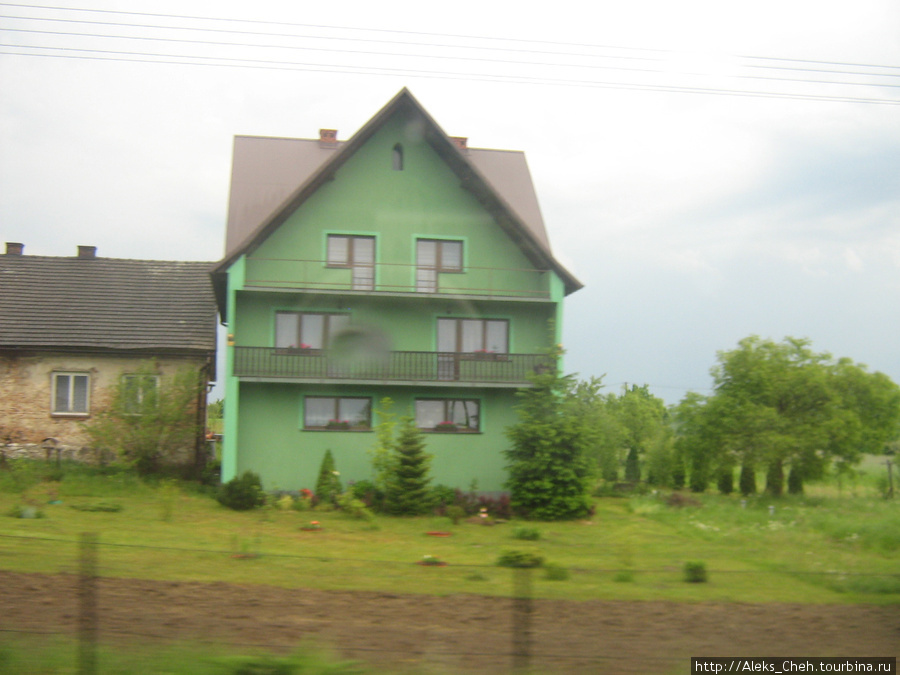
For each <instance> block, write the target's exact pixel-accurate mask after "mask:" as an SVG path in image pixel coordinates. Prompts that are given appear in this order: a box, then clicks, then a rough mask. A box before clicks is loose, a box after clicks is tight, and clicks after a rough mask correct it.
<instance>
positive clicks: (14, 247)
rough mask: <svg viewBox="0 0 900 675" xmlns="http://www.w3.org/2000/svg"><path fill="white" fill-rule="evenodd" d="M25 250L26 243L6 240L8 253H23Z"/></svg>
mask: <svg viewBox="0 0 900 675" xmlns="http://www.w3.org/2000/svg"><path fill="white" fill-rule="evenodd" d="M23 250H25V244H17V243H14V242H11V241H8V242H6V255H22V251H23Z"/></svg>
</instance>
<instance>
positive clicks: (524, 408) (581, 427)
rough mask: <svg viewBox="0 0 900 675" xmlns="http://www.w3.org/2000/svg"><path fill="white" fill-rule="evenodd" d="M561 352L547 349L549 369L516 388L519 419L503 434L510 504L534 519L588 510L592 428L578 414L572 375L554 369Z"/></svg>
mask: <svg viewBox="0 0 900 675" xmlns="http://www.w3.org/2000/svg"><path fill="white" fill-rule="evenodd" d="M561 355H562V349H561V348H560V347H556V348H554V349H552V350H551V351H550V353H549V354H548V357H549V359H550V360H551V362H552V363H551V365H550V367H548V368H547V369H546V370H544V371H543V372H539V373H534V374H533V375H532V376H531V378H530V379H531V382H532V386H531V387H530V388H526V389H521V390H519V391H518V392H517V394H516V395H517V396H518V398H519V405H518V406H517V410H518V413H519V421H518V422H517V423H516V424H514V425H513V426H511V427H509V428H508V429H507V432H506V433H507V436H508V437H509V439H510V441H511V442H512V448H510V449H508V450H506V457H507V459H508V460H509V463H508V465H507V468H508V471H509V478H508V480H507V483H506V485H507V487H508V488H509V490H510V502H511V504H512V507H513V510H514V511H515V512H517V513H519V514H521V515H524V516H527V517H529V518H535V519H539V520H565V519H573V518H581V517H584V516H586V515H588V514H589V513H590V510H591V499H590V488H591V480H592V476H593V470H592V469H593V467H592V462H591V461H590V459H589V442H590V440H591V438H592V437H593V432H592V430H591V429H590V427H589V425H588V424H586V421H585V416H584V415H580V414H577V413H578V411H579V410H581V406H580V405H579V402H578V398H577V396H576V395H575V391H576V386H575V382H574V377H573V376H571V375H565V376H564V375H561V374H560V373H559V369H558V364H559V358H560V356H561Z"/></svg>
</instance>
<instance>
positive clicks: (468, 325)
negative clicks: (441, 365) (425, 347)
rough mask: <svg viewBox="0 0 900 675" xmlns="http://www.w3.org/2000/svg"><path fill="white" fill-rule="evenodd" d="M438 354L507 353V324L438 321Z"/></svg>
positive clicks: (465, 320) (498, 321)
mask: <svg viewBox="0 0 900 675" xmlns="http://www.w3.org/2000/svg"><path fill="white" fill-rule="evenodd" d="M437 338H438V339H437V350H438V351H439V352H464V353H468V352H487V353H491V354H507V353H508V352H509V322H508V321H506V320H505V319H438V336H437Z"/></svg>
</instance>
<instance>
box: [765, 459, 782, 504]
mask: <svg viewBox="0 0 900 675" xmlns="http://www.w3.org/2000/svg"><path fill="white" fill-rule="evenodd" d="M766 492H768V493H769V494H770V495H772V496H773V497H780V496H781V495H782V493H783V492H784V466H783V464H782V462H781V460H780V459H773V460H772V461H771V462H769V470H768V471H767V472H766Z"/></svg>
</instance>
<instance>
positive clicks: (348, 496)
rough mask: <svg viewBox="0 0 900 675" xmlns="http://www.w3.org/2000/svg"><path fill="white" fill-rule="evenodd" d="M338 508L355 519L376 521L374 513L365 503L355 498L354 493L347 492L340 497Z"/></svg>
mask: <svg viewBox="0 0 900 675" xmlns="http://www.w3.org/2000/svg"><path fill="white" fill-rule="evenodd" d="M338 506H339V507H340V509H341V511H343V512H344V513H346V514H347V515H348V516H352V517H353V518H359V519H360V520H365V521H369V522H371V521H372V520H374V519H375V516H374V515H373V514H372V512H371V511H369V509H367V508H366V504H365V502H363V501H362V500H361V499H357V498H356V497H354V496H353V493H352V492H345V493H344V494H342V495H341V496H340V497H338Z"/></svg>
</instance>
